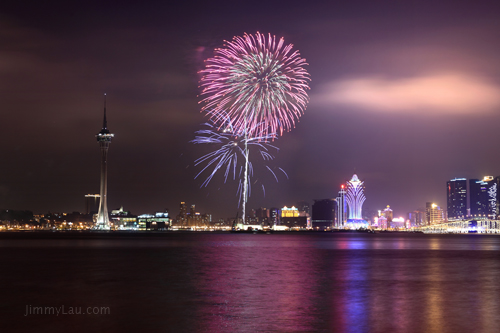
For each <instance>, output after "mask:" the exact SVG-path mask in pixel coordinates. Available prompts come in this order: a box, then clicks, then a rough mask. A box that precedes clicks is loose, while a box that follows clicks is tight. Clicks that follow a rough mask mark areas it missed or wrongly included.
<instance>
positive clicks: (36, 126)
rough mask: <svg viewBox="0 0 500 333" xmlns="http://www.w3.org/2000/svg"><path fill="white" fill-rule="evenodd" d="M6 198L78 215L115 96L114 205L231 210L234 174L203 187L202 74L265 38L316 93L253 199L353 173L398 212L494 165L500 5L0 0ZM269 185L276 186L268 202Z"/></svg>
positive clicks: (308, 193) (370, 199) (281, 142)
mask: <svg viewBox="0 0 500 333" xmlns="http://www.w3.org/2000/svg"><path fill="white" fill-rule="evenodd" d="M0 13H1V14H0V28H1V29H0V76H1V80H0V108H1V111H0V113H1V121H2V125H3V126H2V131H0V151H1V156H2V160H1V161H2V163H1V164H0V208H1V207H4V208H18V209H33V210H35V211H36V212H45V211H47V210H52V211H73V210H82V209H83V196H84V195H85V194H87V193H95V192H97V191H98V185H99V178H98V177H99V152H98V145H97V142H96V140H95V137H94V135H95V134H96V133H97V132H98V131H99V130H100V127H101V121H102V118H101V117H102V106H103V105H102V103H103V93H104V92H106V93H107V94H108V96H107V97H108V120H109V128H110V129H111V131H112V132H113V133H115V135H116V136H115V138H114V140H113V142H112V144H111V148H110V151H109V204H110V206H111V207H110V208H114V207H119V206H120V205H124V207H125V209H130V210H132V211H133V212H134V213H145V212H151V211H155V210H161V209H164V208H170V209H171V211H172V212H173V213H174V214H176V213H177V207H178V204H179V202H180V201H186V202H188V204H191V203H195V204H196V205H197V207H198V208H199V210H200V211H202V212H212V213H214V214H215V215H216V217H227V216H234V215H235V213H236V210H237V204H238V200H237V197H236V189H237V182H232V181H228V183H227V184H224V181H223V179H221V178H216V179H214V181H213V182H212V183H211V184H209V186H208V187H206V188H205V187H204V188H200V185H201V183H202V180H200V179H194V176H195V175H196V174H197V173H198V172H199V171H200V169H199V168H198V167H196V166H194V163H193V161H194V160H195V159H196V158H197V157H199V156H201V155H202V154H203V153H204V152H205V151H204V150H203V149H201V147H197V146H194V145H193V144H191V143H190V142H189V141H190V140H192V139H193V138H194V132H195V131H196V130H198V129H199V128H200V124H201V123H203V122H204V121H206V118H205V117H204V116H203V114H201V113H200V111H199V110H200V108H199V105H198V100H199V98H198V97H197V95H198V93H199V92H198V88H197V85H198V84H197V80H198V75H197V71H198V70H200V69H201V68H202V63H203V59H204V58H206V57H209V56H210V55H211V54H212V50H213V48H214V47H220V46H221V45H222V43H223V40H224V39H231V38H232V37H233V36H234V35H241V34H242V33H244V32H249V33H253V32H256V31H261V32H263V33H267V32H271V33H273V34H276V35H277V36H284V38H285V41H286V42H287V43H293V44H294V46H295V47H296V48H297V49H299V50H300V53H301V55H302V56H303V57H305V58H306V59H307V61H308V63H309V64H310V65H309V66H308V68H307V69H308V71H309V72H310V73H311V76H312V80H313V81H312V82H311V88H312V90H311V103H310V105H309V107H308V109H307V110H306V112H305V114H304V115H303V117H302V118H301V119H300V121H299V122H298V124H297V126H296V128H295V129H293V130H292V131H290V132H289V133H285V134H284V135H283V136H282V137H280V138H279V139H278V140H277V141H276V145H277V146H278V147H279V148H280V151H279V152H278V153H277V154H276V165H277V166H281V167H282V168H283V169H284V170H285V171H286V172H287V174H288V176H289V179H288V180H287V179H286V177H285V178H283V177H281V178H280V179H279V182H278V183H277V182H276V181H275V180H274V178H273V177H272V176H271V178H269V174H266V173H262V174H256V175H255V180H258V182H257V183H256V184H255V185H254V186H253V188H252V197H251V199H250V202H249V207H258V206H267V207H271V206H282V205H293V204H295V203H296V202H297V201H299V200H308V201H309V202H312V199H322V198H327V197H334V196H335V195H336V192H337V190H338V187H339V185H340V183H341V182H343V181H345V180H347V179H349V178H350V177H351V176H352V174H353V173H354V172H356V173H357V174H358V175H359V177H360V178H361V179H363V180H365V182H366V193H367V201H366V204H365V205H366V207H367V208H372V209H378V208H381V207H385V206H386V205H387V204H389V205H391V207H392V208H393V209H394V210H395V212H396V214H397V215H402V214H404V213H405V212H406V211H409V210H413V209H415V208H419V207H422V206H424V205H425V202H426V201H430V200H433V201H437V202H438V203H439V204H440V205H441V206H445V202H444V196H445V190H444V184H445V182H446V181H447V180H448V179H451V178H454V177H457V176H460V177H461V176H463V177H472V178H479V177H482V176H484V175H486V174H491V175H494V176H497V175H500V168H499V167H498V166H499V165H500V157H498V154H495V153H494V152H495V145H496V143H497V142H499V139H500V138H499V134H498V133H500V132H499V131H498V128H497V125H496V124H498V122H499V120H500V119H499V117H500V115H499V112H498V111H499V108H498V103H499V102H498V101H499V85H500V79H499V76H498V75H499V70H498V64H497V62H498V61H497V59H498V58H499V56H500V46H499V45H500V44H498V43H497V41H498V34H499V31H500V30H499V29H498V28H497V27H498V24H499V20H500V19H499V18H500V15H499V6H498V5H497V4H496V2H489V1H480V2H478V3H475V4H474V5H471V4H470V3H469V2H466V1H463V2H462V1H453V2H451V1H450V2H444V1H438V2H435V1H433V2H430V1H412V2H386V3H385V2H384V3H375V2H372V1H350V2H345V3H342V4H338V3H337V4H333V3H332V4H329V3H323V4H312V3H311V4H309V3H303V2H294V1H292V2H287V3H286V4H283V3H282V2H273V1H271V2H265V3H259V2H257V3H255V2H254V3H235V2H230V1H227V2H219V1H217V2H203V3H198V4H197V3H189V4H187V3H186V4H184V3H180V2H179V3H176V4H170V3H167V2H163V1H153V2H148V3H147V4H143V3H140V2H127V3H125V4H124V3H118V2H117V3H113V2H106V4H103V3H102V2H92V1H91V2H85V3H80V4H72V3H68V2H61V3H57V2H53V3H52V2H51V3H48V4H47V3H43V4H42V3H40V4H35V5H31V6H26V4H25V3H23V2H16V3H12V4H2V5H1V6H0ZM261 183H264V184H265V185H266V186H265V196H264V194H263V191H262V187H261V186H260V184H261Z"/></svg>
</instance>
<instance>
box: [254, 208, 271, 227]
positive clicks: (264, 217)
mask: <svg viewBox="0 0 500 333" xmlns="http://www.w3.org/2000/svg"><path fill="white" fill-rule="evenodd" d="M269 213H270V211H269V209H267V208H265V207H260V208H258V209H257V210H256V211H255V217H256V218H257V223H260V224H261V225H269Z"/></svg>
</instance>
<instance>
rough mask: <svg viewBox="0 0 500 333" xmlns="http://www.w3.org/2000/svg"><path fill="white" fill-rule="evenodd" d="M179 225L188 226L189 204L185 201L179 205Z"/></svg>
mask: <svg viewBox="0 0 500 333" xmlns="http://www.w3.org/2000/svg"><path fill="white" fill-rule="evenodd" d="M177 226H179V227H185V226H187V206H186V203H185V202H184V201H182V202H181V204H180V206H179V215H177Z"/></svg>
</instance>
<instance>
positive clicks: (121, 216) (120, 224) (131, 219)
mask: <svg viewBox="0 0 500 333" xmlns="http://www.w3.org/2000/svg"><path fill="white" fill-rule="evenodd" d="M110 222H111V223H110V224H111V226H112V227H113V228H115V229H136V228H138V225H137V216H136V215H133V214H131V213H130V212H129V211H125V210H123V206H122V207H120V209H113V210H112V211H111V214H110Z"/></svg>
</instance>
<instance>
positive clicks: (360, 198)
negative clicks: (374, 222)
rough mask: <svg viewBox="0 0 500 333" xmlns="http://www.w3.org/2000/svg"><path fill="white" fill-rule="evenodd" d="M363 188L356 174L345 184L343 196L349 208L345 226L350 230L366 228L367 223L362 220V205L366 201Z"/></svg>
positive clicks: (362, 183)
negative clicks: (345, 188) (345, 189)
mask: <svg viewBox="0 0 500 333" xmlns="http://www.w3.org/2000/svg"><path fill="white" fill-rule="evenodd" d="M364 187H365V186H364V182H363V181H361V180H359V178H358V176H357V175H356V174H354V175H353V176H352V178H351V180H350V181H348V182H347V191H346V195H345V199H346V202H347V206H348V207H349V218H348V219H347V226H348V227H349V228H351V229H352V228H355V229H358V228H366V227H368V222H366V221H365V220H363V203H364V202H365V200H366V197H365V195H364V193H363V190H364Z"/></svg>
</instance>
